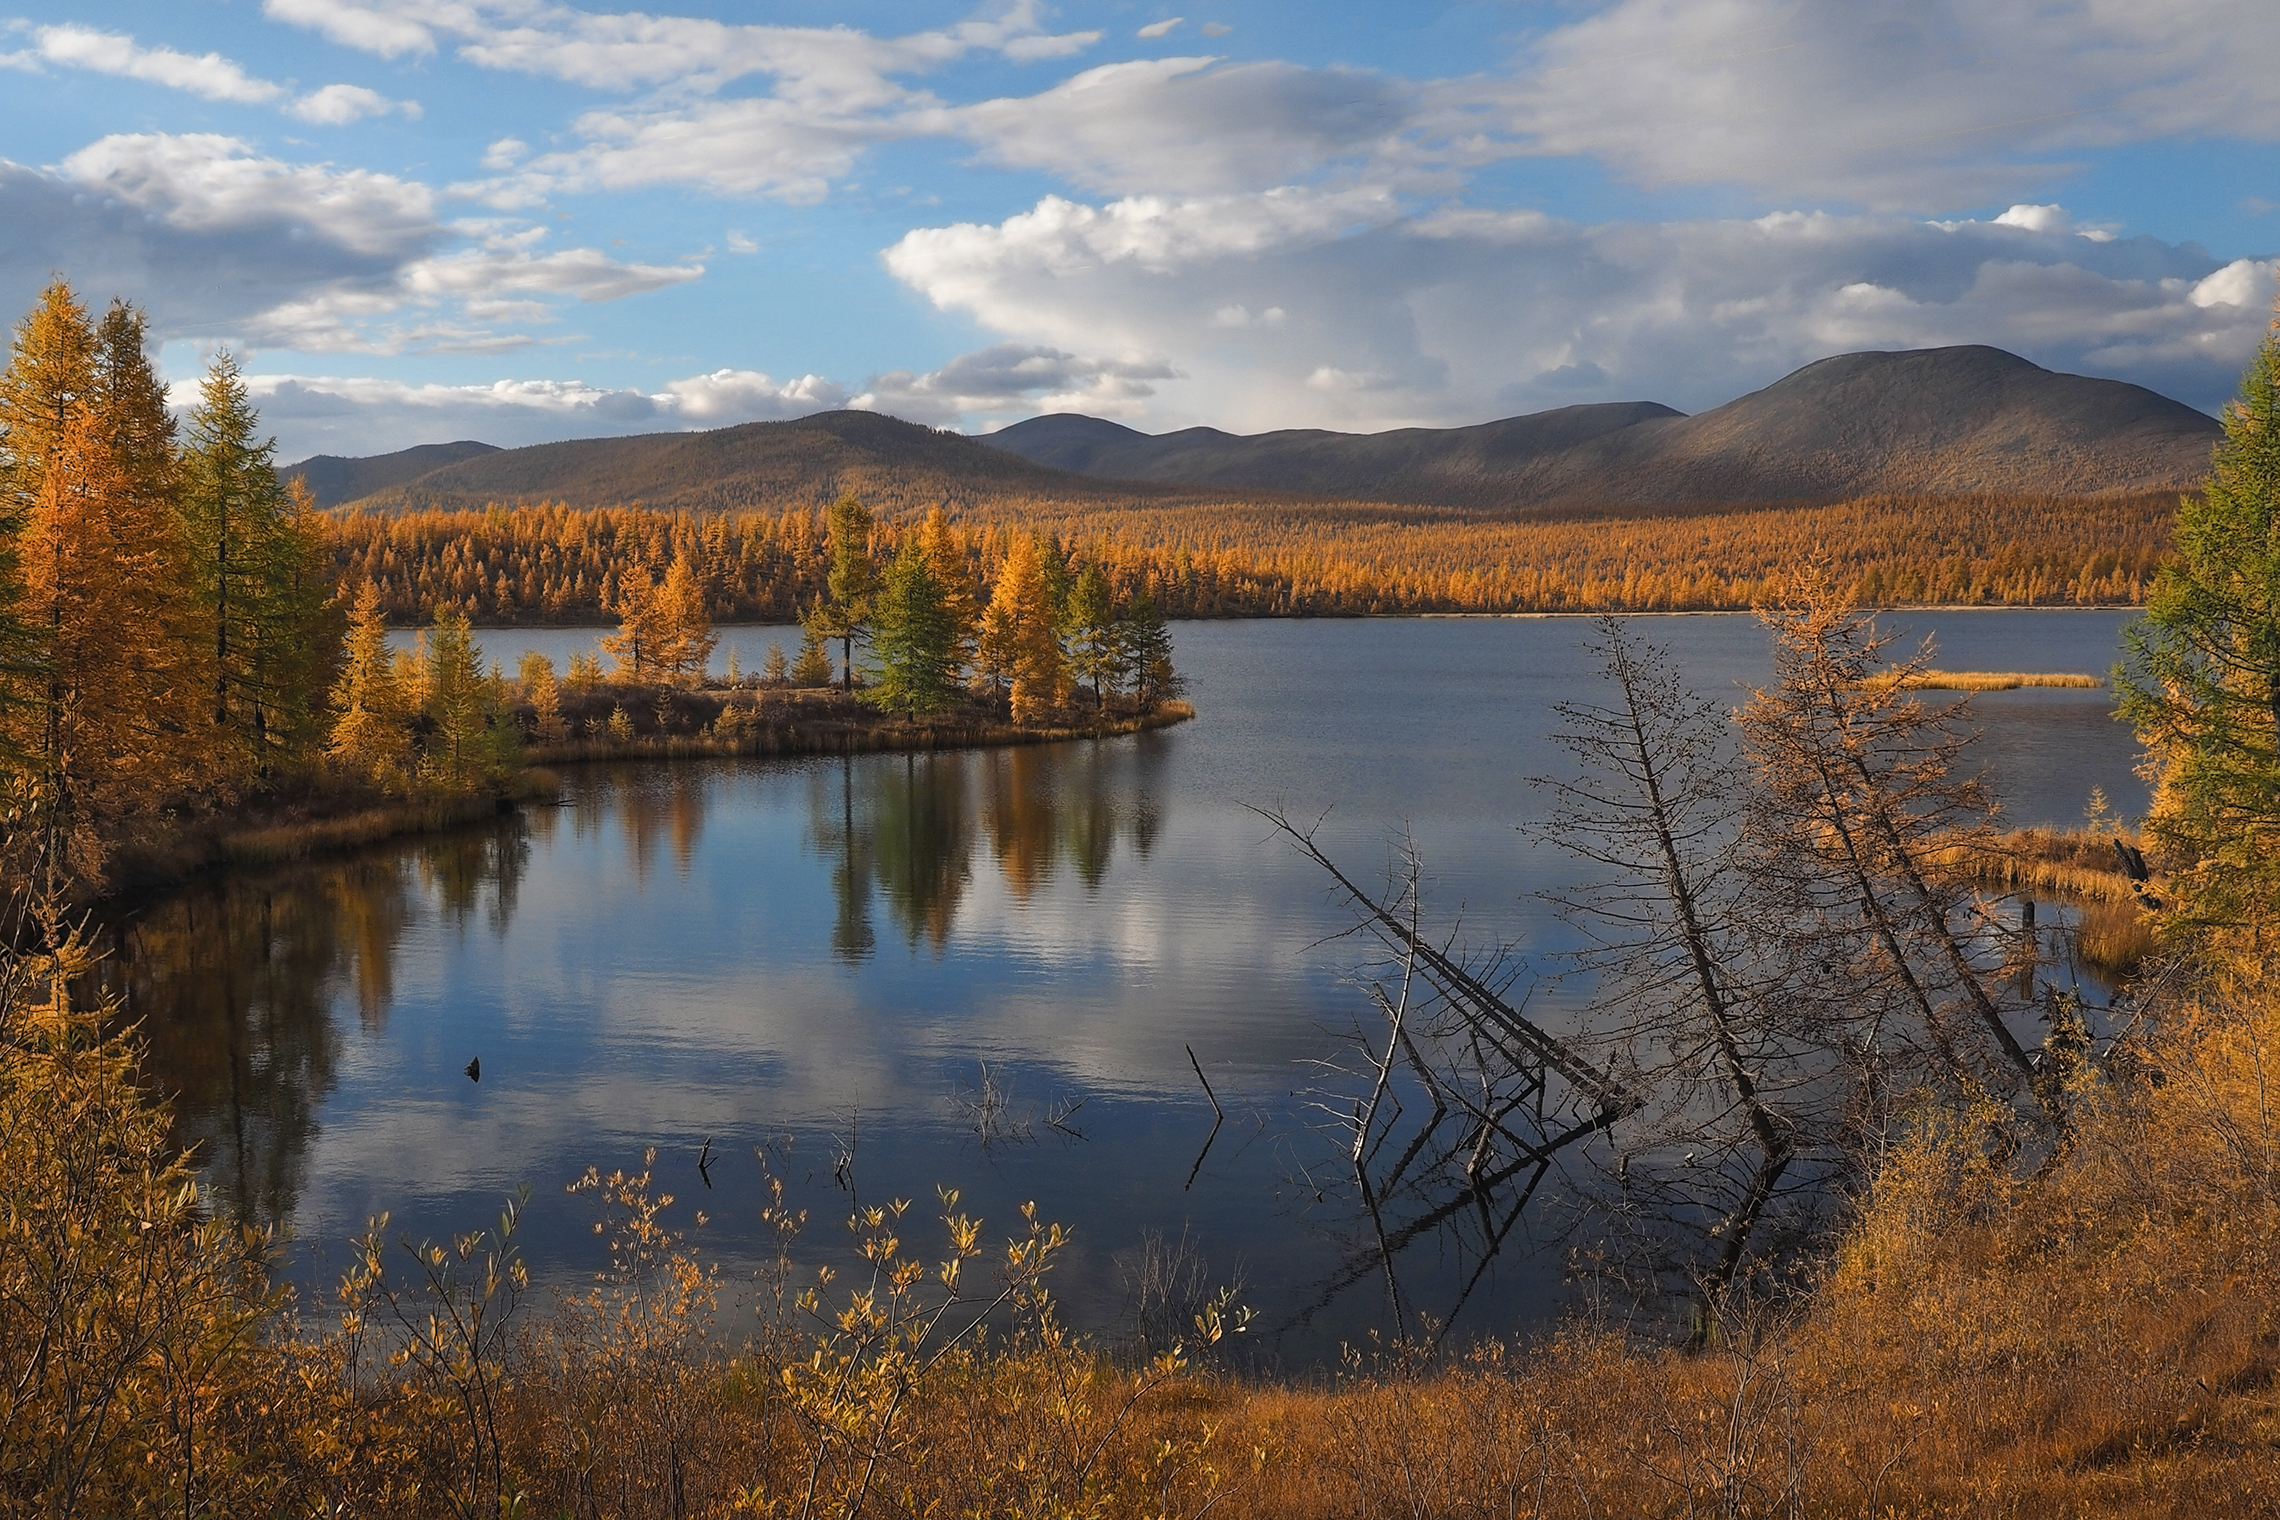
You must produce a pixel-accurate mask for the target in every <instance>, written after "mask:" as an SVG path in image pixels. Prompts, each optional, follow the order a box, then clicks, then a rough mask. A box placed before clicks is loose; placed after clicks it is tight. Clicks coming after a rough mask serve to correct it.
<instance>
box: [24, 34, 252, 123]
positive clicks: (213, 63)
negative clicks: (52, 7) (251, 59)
mask: <svg viewBox="0 0 2280 1520" xmlns="http://www.w3.org/2000/svg"><path fill="white" fill-rule="evenodd" d="M32 37H33V40H34V41H35V42H36V43H37V44H38V49H37V51H38V56H39V57H41V58H43V59H45V60H47V61H48V62H50V63H57V64H62V65H65V66H66V67H69V68H77V69H89V70H92V71H93V72H95V73H98V74H115V75H117V76H119V77H120V78H122V79H139V80H142V81H143V82H144V83H146V84H158V85H164V86H166V87H167V88H168V89H170V90H187V91H188V92H189V93H191V94H193V95H200V96H203V97H205V98H206V99H208V100H228V101H235V102H237V103H238V104H240V105H263V104H266V103H267V102H269V101H272V100H275V99H277V98H278V97H279V96H281V95H283V94H284V93H285V87H284V86H283V85H281V84H271V83H270V82H269V81H268V80H266V79H256V78H254V77H253V76H252V75H250V74H248V73H246V71H245V70H244V69H241V68H239V67H238V66H237V65H236V64H234V63H232V62H231V61H230V60H229V59H227V58H224V57H223V56H222V55H221V54H219V53H202V54H198V55H195V56H193V55H191V54H189V53H178V52H176V51H175V50H174V49H173V48H169V47H154V48H152V47H142V46H140V45H138V44H137V43H136V41H135V39H134V38H132V37H129V36H126V35H124V34H123V33H119V32H99V31H97V30H95V29H94V28H93V27H87V26H69V25H67V26H43V27H39V28H37V29H35V30H34V31H33V33H32Z"/></svg>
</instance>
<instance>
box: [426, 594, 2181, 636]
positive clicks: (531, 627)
mask: <svg viewBox="0 0 2280 1520" xmlns="http://www.w3.org/2000/svg"><path fill="white" fill-rule="evenodd" d="M2145 605H2146V604H2145V603H2143V602H1885V603H1879V604H1877V605H1875V606H1872V607H1868V608H1866V609H1865V610H1866V611H1869V612H1876V613H1883V612H2143V611H2144V610H2145ZM1756 611H1757V609H1756V608H1755V607H1618V608H1602V607H1583V608H1560V609H1554V610H1543V611H1533V612H1245V613H1240V614H1233V615H1230V616H1227V617H1202V618H1198V617H1173V618H1166V619H1165V621H1166V622H1169V623H1174V624H1181V623H1417V622H1430V621H1435V620H1447V621H1454V620H1467V619H1469V620H1478V621H1490V622H1495V621H1523V620H1527V619H1532V618H1597V617H1749V616H1751V615H1752V614H1754V613H1755V612H1756ZM469 626H470V627H471V629H472V630H473V631H474V632H476V633H486V632H490V633H579V632H582V631H584V630H586V629H597V630H601V631H604V632H607V631H610V630H613V629H615V628H616V626H617V625H616V624H614V623H610V622H604V621H596V620H588V619H581V620H579V621H576V622H567V623H556V622H546V623H523V622H515V623H473V624H470V625H469ZM425 627H426V625H425V624H422V623H404V624H401V625H399V624H394V623H391V624H390V625H389V626H388V632H389V633H390V635H400V634H414V633H419V632H421V631H423V630H424V629H425ZM797 627H799V624H798V622H796V621H792V622H781V623H775V622H753V623H715V624H714V625H713V630H714V632H716V633H725V632H728V631H730V630H733V629H760V628H785V629H790V628H797Z"/></svg>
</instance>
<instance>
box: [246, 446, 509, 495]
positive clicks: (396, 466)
mask: <svg viewBox="0 0 2280 1520" xmlns="http://www.w3.org/2000/svg"><path fill="white" fill-rule="evenodd" d="M498 452H499V450H497V449H495V448H493V447H492V446H491V445H490V444H487V443H477V442H475V441H474V440H473V439H464V440H462V441H460V442H458V443H423V444H421V445H419V446H418V447H417V448H410V449H398V450H397V451H396V452H395V453H393V454H375V455H372V456H371V457H369V458H365V459H343V458H341V457H340V456H339V455H338V454H312V455H310V456H309V457H308V458H307V459H304V460H302V461H301V462H300V463H299V464H285V465H279V466H278V467H277V474H278V476H279V477H280V478H281V479H285V480H291V479H292V478H293V477H294V476H296V475H299V476H302V477H303V478H305V479H306V480H307V481H308V482H309V489H310V491H312V492H313V493H315V495H316V498H317V505H318V506H320V507H337V506H339V505H340V504H341V503H342V502H344V501H354V500H356V498H358V497H359V496H370V495H371V494H372V493H373V492H374V491H385V490H387V489H388V488H389V487H390V486H400V485H402V484H403V483H404V482H406V481H408V480H417V479H419V478H420V477H421V476H422V475H425V474H427V473H428V472H429V471H431V470H440V469H442V468H443V467H444V466H445V465H452V464H457V463H459V462H460V461H461V460H463V459H474V458H477V457H479V456H481V455H484V454H496V453H498Z"/></svg>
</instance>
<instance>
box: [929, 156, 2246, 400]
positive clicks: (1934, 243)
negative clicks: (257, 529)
mask: <svg viewBox="0 0 2280 1520" xmlns="http://www.w3.org/2000/svg"><path fill="white" fill-rule="evenodd" d="M2030 220H2031V221H2038V222H2041V223H2042V224H2043V225H2041V226H2039V227H2038V226H2028V225H2022V222H2025V221H2030ZM2068 225H2070V224H2069V223H2067V222H2065V221H2064V220H2063V219H2061V218H2059V217H2039V216H2038V217H2012V218H2010V219H2009V220H2007V221H2000V220H1999V221H1986V222H1952V223H1926V222H1922V221H1916V220H1912V219H1907V218H1902V217H1896V216H1887V215H1875V214H1866V215H1858V216H1836V215H1827V214H1819V213H1811V214H1808V213H1783V214H1778V215H1772V216H1767V217H1762V218H1758V219H1754V220H1736V221H1698V222H1683V223H1672V224H1665V225H1653V224H1615V225H1609V226H1600V227H1588V226H1581V225H1578V224H1575V223H1570V222H1565V221H1561V220H1559V219H1557V218H1553V217H1549V216H1545V215H1543V214H1541V213H1535V212H1515V213H1496V212H1486V211H1471V210H1466V209H1463V208H1454V207H1445V208H1442V209H1439V210H1435V211H1430V212H1427V213H1425V214H1422V215H1404V214H1402V213H1401V212H1400V211H1399V210H1398V208H1397V207H1396V206H1395V205H1394V203H1393V202H1392V201H1391V200H1390V198H1382V197H1381V198H1378V199H1376V200H1372V199H1370V198H1368V197H1366V196H1365V195H1363V194H1362V193H1361V192H1342V193H1331V192H1315V191H1292V190H1281V191H1277V192H1273V193H1271V194H1262V195H1254V196H1235V197H1208V198H1207V197H1197V198H1189V199H1172V198H1164V197H1133V198H1128V199H1125V200H1120V201H1116V202H1112V203H1110V204H1107V205H1104V206H1098V207H1095V206H1085V205H1080V204H1076V203H1073V202H1070V201H1067V200H1063V199H1059V198H1048V199H1047V200H1045V201H1043V202H1041V203H1040V204H1039V205H1038V206H1037V207H1035V208H1034V209H1033V210H1031V211H1028V212H1024V213H1022V214H1020V215H1018V216H1014V217H1010V218H1008V219H1007V220H1006V221H1004V222H1002V223H999V224H996V225H994V226H993V225H975V224H961V225H957V226H952V227H941V228H930V229H924V230H920V231H915V232H912V233H910V234H909V235H907V236H905V237H904V238H903V239H902V240H901V241H900V242H898V243H897V244H896V245H895V246H894V247H893V248H891V249H890V250H888V253H887V265H888V268H889V269H890V270H892V271H893V272H894V273H895V274H896V275H897V276H898V277H900V278H901V279H903V280H904V281H905V282H906V283H908V284H909V285H910V286H911V287H912V288H913V289H915V290H917V291H919V292H920V293H921V294H923V295H925V296H927V297H928V298H929V299H930V300H932V301H933V302H934V303H935V304H936V305H937V306H940V307H942V308H945V309H949V310H955V311H960V312H963V313H965V314H967V315H970V316H971V317H973V318H974V319H976V320H977V321H979V322H981V323H982V324H983V325H984V326H985V327H987V328H989V329H991V330H992V331H993V332H996V333H998V334H1000V335H1002V336H1003V337H1004V338H1005V339H1006V340H1007V342H1008V343H1009V344H1015V345H1020V344H1027V345H1035V346H1041V347H1047V348H1061V349H1070V350H1083V351H1091V352H1103V351H1105V352H1126V353H1132V354H1141V355H1147V356H1149V357H1150V358H1151V359H1152V360H1155V361H1158V362H1160V364H1161V365H1162V366H1163V367H1165V368H1168V369H1170V370H1174V371H1176V372H1177V374H1178V376H1179V377H1180V378H1178V379H1173V378H1171V377H1170V376H1165V377H1163V378H1162V379H1161V380H1159V381H1158V382H1157V386H1156V389H1157V391H1158V392H1159V394H1158V395H1157V396H1156V397H1155V398H1154V399H1153V400H1152V401H1151V403H1150V405H1149V408H1148V413H1147V415H1148V416H1149V418H1150V419H1151V421H1152V424H1154V425H1162V426H1171V425H1178V424H1180V423H1182V422H1188V421H1204V422H1212V423H1216V424H1218V425H1221V426H1227V427H1237V428H1243V429H1246V430H1249V429H1259V428H1269V427H1285V426H1333V427H1349V428H1357V429H1370V428H1380V427H1390V426H1398V425H1404V424H1412V423H1422V424H1452V423H1461V422H1475V421H1481V420H1484V419H1486V418H1490V417H1495V416H1504V415H1510V414H1513V413H1517V412H1523V411H1532V410H1537V409H1540V408H1544V407H1551V406H1564V405H1568V404H1571V403H1573V402H1576V401H1583V400H1620V399H1651V400H1659V401H1664V402H1668V403H1669V404H1672V405H1675V406H1679V407H1681V408H1684V409H1686V410H1690V411H1691V410H1696V409H1699V408H1702V407H1705V406H1710V405H1715V404H1717V403H1720V402H1723V401H1726V400H1729V399H1731V398H1732V397H1734V396H1736V395H1738V394H1740V393H1742V392H1744V391H1747V390H1750V389H1754V388H1756V387H1758V386H1761V385H1765V384H1768V383H1770V382H1771V381H1773V380H1775V379H1777V378H1779V377H1780V376H1781V375H1783V374H1785V373H1787V372H1788V371H1790V370H1791V369H1794V368H1796V367H1797V366H1799V365H1801V364H1804V363H1807V362H1809V361H1811V360H1813V359H1817V358H1822V357H1825V356H1827V355H1829V354H1833V353H1842V352H1847V351H1851V350H1857V349H1872V348H1888V349H1897V348H1914V347H1927V346H1933V345H1939V344H1950V343H1989V344H1994V345H1996V346H1999V347H2004V348H2008V349H2011V350H2013V351H2015V352H2018V353H2021V354H2023V355H2025V356H2026V357H2028V358H2030V359H2033V360H2034V361H2036V362H2037V363H2041V364H2045V365H2048V366H2050V367H2052V368H2056V369H2064V370H2071V371H2075V372H2079V373H2086V374H2094V375H2107V376H2112V377H2114V378H2118V379H2124V380H2130V381H2134V382H2137V383H2139V384H2144V385H2148V386H2151V387H2153V388H2154V389H2157V390H2161V391H2164V392H2166V393H2167V394H2170V395H2174V396H2178V397H2179V398H2181V399H2183V400H2186V401H2189V402H2191V403H2193V404H2196V405H2200V406H2204V407H2214V406H2215V405H2217V404H2219V403H2220V402H2221V401H2222V399H2223V398H2224V397H2225V396H2227V395H2229V394H2230V393H2231V392H2232V389H2233V387H2234V384H2235V382H2236V381H2237V379H2238V376H2239V373H2240V369H2241V366H2242V365H2243V364H2244V363H2245V362H2246V361H2247V359H2248V357H2249V355H2250V354H2251V353H2252V352H2253V350H2254V348H2255V345H2256V343H2257V341H2258V340H2259V338H2260V337H2261V336H2262V334H2263V331H2264V327H2265V321H2266V317H2267V314H2268V311H2269V308H2270V303H2271V300H2272V296H2273V293H2274V285H2273V275H2274V265H2273V264H2270V263H2264V262H2259V261H2253V260H2242V261H2237V262H2234V263H2229V264H2220V263H2219V262H2218V261H2216V260H2214V259H2211V258H2210V257H2208V255H2206V254H2205V253H2203V252H2202V251H2201V250H2200V249H2199V248H2197V247H2195V246H2193V245H2190V244H2186V245H2176V244H2169V243H2163V242H2160V241H2158V240H2155V239H2152V238H2112V237H2092V236H2087V235H2084V234H2083V233H2080V232H2076V231H2069V230H2063V229H2064V228H2065V227H2066V226H2068ZM1270 310H1273V311H1279V312H1281V313H1282V314H1283V317H1282V320H1281V321H1279V322H1277V323H1273V324H1270V323H1267V322H1264V321H1260V320H1256V319H1255V317H1254V314H1256V313H1263V312H1266V311H1270Z"/></svg>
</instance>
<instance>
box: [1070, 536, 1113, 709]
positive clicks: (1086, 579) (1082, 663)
mask: <svg viewBox="0 0 2280 1520" xmlns="http://www.w3.org/2000/svg"><path fill="white" fill-rule="evenodd" d="M1063 621H1064V623H1065V624H1066V626H1067V629H1068V634H1069V668H1070V671H1071V673H1072V674H1074V675H1075V676H1076V678H1077V679H1078V680H1080V681H1089V682H1091V683H1092V689H1093V705H1094V707H1095V708H1096V709H1098V710H1100V711H1102V712H1106V711H1107V710H1108V689H1109V687H1110V686H1111V685H1112V684H1114V682H1115V680H1116V673H1117V670H1118V668H1119V666H1120V665H1121V664H1122V663H1123V658H1124V650H1123V635H1122V630H1121V629H1120V628H1119V627H1118V624H1117V616H1116V597H1115V593H1114V592H1113V591H1111V590H1110V588H1109V584H1108V576H1107V574H1106V572H1104V571H1103V570H1102V569H1101V568H1100V565H1099V563H1098V562H1097V561H1088V562H1087V563H1086V564H1085V567H1084V568H1083V569H1082V570H1080V571H1078V572H1077V576H1076V579H1075V580H1074V581H1072V582H1071V583H1070V586H1069V600H1068V608H1067V611H1066V613H1065V614H1064V617H1063Z"/></svg>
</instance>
